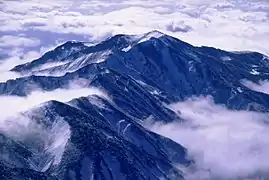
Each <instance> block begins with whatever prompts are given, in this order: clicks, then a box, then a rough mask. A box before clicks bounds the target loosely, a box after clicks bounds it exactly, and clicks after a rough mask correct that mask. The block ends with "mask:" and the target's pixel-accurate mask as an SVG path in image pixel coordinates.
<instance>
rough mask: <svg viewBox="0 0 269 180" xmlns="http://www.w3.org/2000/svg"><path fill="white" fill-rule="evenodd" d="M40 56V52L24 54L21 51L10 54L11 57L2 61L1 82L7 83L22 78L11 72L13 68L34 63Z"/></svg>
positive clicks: (0, 66) (0, 63)
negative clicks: (30, 62)
mask: <svg viewBox="0 0 269 180" xmlns="http://www.w3.org/2000/svg"><path fill="white" fill-rule="evenodd" d="M39 56H40V53H39V52H36V51H28V52H26V53H23V52H22V50H21V49H18V50H16V49H15V51H14V52H10V54H9V57H8V58H6V59H4V60H2V61H0V82H6V81H7V80H10V79H16V78H19V77H22V75H21V74H19V73H16V72H12V71H10V70H11V69H12V68H13V67H15V66H16V65H19V64H24V63H26V62H29V61H32V60H34V59H35V58H38V57H39Z"/></svg>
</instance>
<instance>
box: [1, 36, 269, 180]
mask: <svg viewBox="0 0 269 180" xmlns="http://www.w3.org/2000/svg"><path fill="white" fill-rule="evenodd" d="M12 71H16V72H18V73H22V74H27V76H25V77H22V78H18V79H15V80H9V81H7V82H4V83H0V94H1V95H18V96H27V95H28V94H29V93H31V92H32V91H34V90H35V89H36V88H39V89H42V90H44V91H52V90H55V89H59V88H66V87H67V86H68V84H69V83H70V82H73V81H76V80H78V79H84V81H85V82H86V84H84V86H85V87H97V88H99V89H101V90H104V91H105V92H106V93H107V94H108V95H109V96H110V97H111V99H112V101H110V100H108V99H105V98H103V97H99V96H96V95H94V96H88V97H79V96H80V95H78V97H79V98H77V99H73V100H72V101H70V102H57V101H50V102H46V103H44V104H41V105H40V106H38V107H37V108H34V109H31V110H28V111H27V112H23V113H22V114H21V116H23V117H24V118H28V119H29V121H30V122H31V123H30V125H29V127H26V129H27V130H25V131H27V132H28V131H29V133H24V134H23V135H20V134H18V135H16V134H15V135H14V134H9V133H8V132H0V133H2V134H1V137H3V138H2V139H3V140H2V141H0V143H2V142H3V143H2V144H3V145H1V147H3V148H4V149H5V150H2V151H1V154H0V166H1V167H3V169H5V173H4V172H3V174H4V175H3V178H4V179H8V178H9V177H12V178H13V179H18V178H17V176H18V173H17V172H18V171H20V172H21V171H23V172H25V177H22V179H31V178H29V176H32V179H42V178H47V179H53V178H55V179H70V180H73V179H82V180H84V179H90V178H91V177H92V179H104V180H110V179H116V180H117V179H128V180H129V179H184V173H183V172H182V171H181V170H180V169H178V166H176V165H181V166H183V167H184V166H185V167H186V166H190V165H191V164H192V163H194V162H193V161H192V159H189V158H188V157H187V155H186V154H187V150H186V149H185V148H184V147H182V146H181V145H180V144H177V143H175V142H173V141H171V140H170V139H167V138H165V137H162V136H160V135H157V134H155V133H153V132H150V131H148V130H147V129H145V128H144V127H143V126H142V125H141V122H143V120H145V119H147V118H148V117H152V119H154V120H155V121H160V122H162V123H167V122H172V121H184V120H183V119H181V118H180V117H178V115H177V114H176V113H174V112H173V111H171V110H170V109H168V108H167V107H166V106H165V105H164V104H169V103H173V102H177V101H181V100H185V99H187V98H189V97H191V96H199V95H211V96H212V97H213V98H214V100H215V102H216V103H221V104H225V105H226V106H227V107H228V108H231V109H248V110H253V111H259V112H269V95H267V94H265V93H261V92H257V91H253V90H252V89H249V88H248V87H246V86H245V85H244V84H242V80H248V81H252V82H259V81H260V80H266V79H269V73H268V72H269V61H268V57H266V56H265V55H262V54H260V53H256V52H248V53H246V52H245V53H244V52H227V51H223V50H219V49H215V48H212V47H194V46H192V45H190V44H188V43H186V42H183V41H180V40H178V39H176V38H173V37H171V36H167V35H165V34H162V33H160V32H157V31H153V32H150V33H147V34H144V35H141V36H131V35H116V36H114V37H111V38H109V39H107V40H104V41H103V42H100V43H99V44H97V45H93V46H90V47H87V46H85V45H84V43H82V42H76V43H74V42H67V43H65V44H63V45H61V46H59V47H57V48H56V49H55V50H53V51H50V52H48V53H46V54H45V55H44V56H42V57H41V58H39V59H36V60H34V61H32V62H29V63H26V64H22V65H19V66H16V67H14V68H13V69H12ZM18 118H19V117H18ZM15 119H16V118H15ZM13 122H15V121H13V120H12V119H11V120H10V123H13ZM11 126H16V123H15V124H14V125H12V124H11ZM18 128H25V127H20V126H18ZM41 132H42V133H41ZM25 134H26V135H27V136H26V135H25ZM6 154H8V157H9V158H6V157H7V156H6ZM1 174H2V173H1Z"/></svg>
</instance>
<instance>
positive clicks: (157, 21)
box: [0, 0, 269, 54]
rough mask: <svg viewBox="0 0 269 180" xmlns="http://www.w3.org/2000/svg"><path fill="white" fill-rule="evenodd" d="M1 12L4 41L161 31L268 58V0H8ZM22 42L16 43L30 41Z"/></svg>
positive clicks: (205, 43)
mask: <svg viewBox="0 0 269 180" xmlns="http://www.w3.org/2000/svg"><path fill="white" fill-rule="evenodd" d="M0 10H1V11H2V15H1V17H0V22H1V24H0V25H1V30H0V33H2V34H4V35H6V36H4V37H5V38H4V39H6V37H14V36H15V34H18V32H20V33H22V34H24V35H25V37H24V38H27V37H28V39H31V40H33V39H35V38H36V39H39V40H40V41H41V42H44V41H45V42H46V43H51V44H54V43H55V42H53V41H55V38H51V40H50V37H54V36H55V35H56V36H55V37H57V40H59V41H61V40H63V41H64V40H67V39H68V40H70V39H74V38H75V39H77V40H81V39H84V40H90V41H100V40H101V39H103V38H105V37H108V36H111V35H114V34H118V33H130V34H137V33H145V32H147V31H151V30H153V29H157V30H160V31H163V32H165V33H168V34H171V35H173V36H176V37H178V38H180V39H182V40H185V41H188V42H190V43H192V44H195V45H208V46H215V47H218V48H223V49H227V50H254V51H259V52H263V53H267V54H269V51H268V48H267V47H268V45H269V42H268V39H269V27H268V24H269V15H268V12H269V2H268V1H265V0H255V1H254V0H244V1H243V0H240V1H233V0H227V1H225V2H224V1H221V0H214V1H213V0H206V1H197V0H183V1H180V2H175V1H174V0H162V1H159V0H158V1H156V0H154V1H153V0H144V1H142V0H131V1H123V0H116V1H108V0H105V1H104V0H102V1H100V0H97V1H93V2H90V3H89V1H83V0H80V1H71V2H70V1H67V0H59V1H52V0H48V1H45V2H42V4H41V3H39V1H37V0H32V1H24V2H22V1H4V2H3V4H2V5H1V8H0ZM18 39H19V40H16V43H22V42H25V40H26V39H22V38H21V37H20V38H18ZM12 42H13V41H12ZM231 42H232V43H231ZM30 44H31V43H30ZM46 45H50V44H46Z"/></svg>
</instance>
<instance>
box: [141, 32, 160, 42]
mask: <svg viewBox="0 0 269 180" xmlns="http://www.w3.org/2000/svg"><path fill="white" fill-rule="evenodd" d="M162 36H164V34H163V33H161V32H159V31H151V32H149V33H146V34H144V35H142V36H141V35H140V36H137V38H138V39H139V41H138V44H139V43H142V42H145V41H148V40H150V39H151V38H160V37H162Z"/></svg>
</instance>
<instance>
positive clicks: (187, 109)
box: [146, 97, 269, 179]
mask: <svg viewBox="0 0 269 180" xmlns="http://www.w3.org/2000/svg"><path fill="white" fill-rule="evenodd" d="M169 107H170V108H171V109H172V110H174V111H175V112H177V113H179V115H180V116H181V117H182V118H184V119H185V120H186V121H185V122H174V123H170V124H159V123H152V122H151V123H147V125H146V126H147V127H148V128H149V129H151V130H153V131H154V132H156V133H158V134H161V135H164V136H166V137H169V138H171V139H172V140H174V141H176V142H178V143H180V144H182V145H183V146H185V147H186V148H187V149H188V151H189V155H190V156H191V157H192V158H194V160H195V161H196V163H195V166H196V167H194V169H192V170H190V169H188V170H187V171H186V173H187V174H188V179H214V178H216V179H229V178H231V179H236V178H239V177H241V178H243V177H251V176H252V175H255V173H260V174H262V173H268V169H269V162H268V161H266V160H265V159H267V158H268V157H269V151H268V149H269V140H268V138H267V137H268V136H269V126H268V121H269V116H268V114H262V113H256V112H250V111H233V110H228V109H227V108H226V107H225V106H222V105H216V104H215V103H214V101H213V100H212V98H211V97H197V98H192V99H189V100H187V101H185V102H179V103H176V104H172V105H170V106H169Z"/></svg>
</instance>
